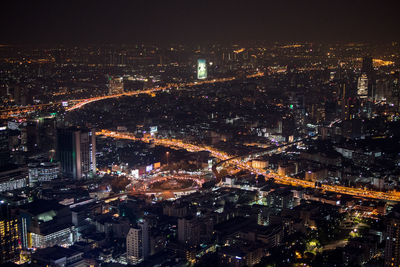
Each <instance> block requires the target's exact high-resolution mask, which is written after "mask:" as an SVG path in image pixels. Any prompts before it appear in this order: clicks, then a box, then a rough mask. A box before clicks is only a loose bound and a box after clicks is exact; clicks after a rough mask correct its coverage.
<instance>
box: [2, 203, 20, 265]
mask: <svg viewBox="0 0 400 267" xmlns="http://www.w3.org/2000/svg"><path fill="white" fill-rule="evenodd" d="M18 225H19V224H18V218H17V216H14V214H13V213H12V211H11V209H10V207H9V206H8V204H7V203H5V202H4V201H2V202H0V264H3V263H6V262H14V261H17V260H18V256H19V245H18V240H19V238H20V236H19V233H20V231H19V228H18V227H19V226H18Z"/></svg>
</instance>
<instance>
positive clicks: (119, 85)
mask: <svg viewBox="0 0 400 267" xmlns="http://www.w3.org/2000/svg"><path fill="white" fill-rule="evenodd" d="M123 92H124V82H123V79H122V77H108V94H109V95H115V94H122V93H123Z"/></svg>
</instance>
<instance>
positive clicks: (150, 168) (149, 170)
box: [146, 164, 153, 172]
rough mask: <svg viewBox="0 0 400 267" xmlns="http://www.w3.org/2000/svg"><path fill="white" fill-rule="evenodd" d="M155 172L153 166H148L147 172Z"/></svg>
mask: <svg viewBox="0 0 400 267" xmlns="http://www.w3.org/2000/svg"><path fill="white" fill-rule="evenodd" d="M152 170H153V164H151V165H149V166H146V172H151V171H152Z"/></svg>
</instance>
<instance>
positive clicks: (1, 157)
mask: <svg viewBox="0 0 400 267" xmlns="http://www.w3.org/2000/svg"><path fill="white" fill-rule="evenodd" d="M9 161H10V151H9V147H8V129H7V126H0V167H4V166H6V165H8V163H9Z"/></svg>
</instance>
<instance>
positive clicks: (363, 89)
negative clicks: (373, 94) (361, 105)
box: [357, 73, 368, 98]
mask: <svg viewBox="0 0 400 267" xmlns="http://www.w3.org/2000/svg"><path fill="white" fill-rule="evenodd" d="M357 95H358V97H359V98H367V97H368V76H367V74H365V73H363V74H361V76H360V77H359V78H358V83H357Z"/></svg>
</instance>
